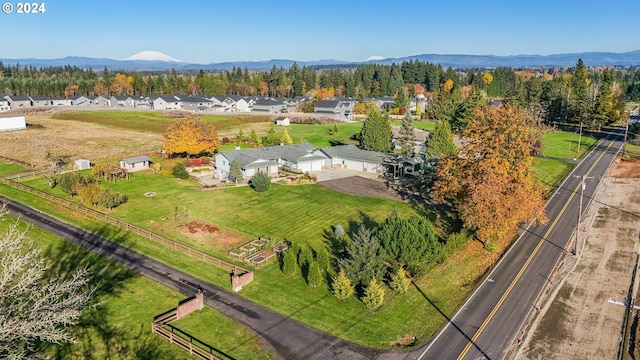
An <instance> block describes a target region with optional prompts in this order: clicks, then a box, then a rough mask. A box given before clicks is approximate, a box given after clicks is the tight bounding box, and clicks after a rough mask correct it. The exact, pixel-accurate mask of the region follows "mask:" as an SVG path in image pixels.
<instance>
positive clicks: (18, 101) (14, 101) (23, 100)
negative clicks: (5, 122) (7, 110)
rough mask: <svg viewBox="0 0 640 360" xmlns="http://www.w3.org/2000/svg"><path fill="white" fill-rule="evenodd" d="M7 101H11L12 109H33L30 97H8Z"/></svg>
mask: <svg viewBox="0 0 640 360" xmlns="http://www.w3.org/2000/svg"><path fill="white" fill-rule="evenodd" d="M5 99H7V100H8V101H9V106H10V107H11V108H12V109H19V108H25V107H31V98H30V97H28V96H22V95H7V96H6V97H5Z"/></svg>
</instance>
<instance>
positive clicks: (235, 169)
mask: <svg viewBox="0 0 640 360" xmlns="http://www.w3.org/2000/svg"><path fill="white" fill-rule="evenodd" d="M229 176H230V177H231V178H232V179H233V181H235V182H236V184H237V183H238V181H240V180H242V169H241V168H240V164H239V163H238V162H237V161H236V160H233V161H232V162H231V167H230V169H229Z"/></svg>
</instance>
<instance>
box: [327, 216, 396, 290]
mask: <svg viewBox="0 0 640 360" xmlns="http://www.w3.org/2000/svg"><path fill="white" fill-rule="evenodd" d="M381 250H382V249H381V248H380V244H379V243H378V239H377V238H376V237H375V236H374V235H373V234H372V233H371V231H370V230H369V229H367V228H366V227H365V226H364V225H360V227H359V228H358V232H357V233H356V234H355V235H354V237H353V239H352V240H351V242H350V243H349V245H348V247H347V257H346V258H344V259H340V260H338V263H339V265H340V267H341V268H342V269H344V271H345V273H346V274H347V276H348V277H349V279H351V281H352V282H353V284H354V285H357V286H364V285H365V284H366V283H367V281H369V280H370V279H371V278H376V279H380V278H381V277H382V275H383V274H384V268H385V267H384V258H383V257H382V254H381Z"/></svg>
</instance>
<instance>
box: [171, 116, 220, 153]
mask: <svg viewBox="0 0 640 360" xmlns="http://www.w3.org/2000/svg"><path fill="white" fill-rule="evenodd" d="M163 135H164V142H163V144H162V148H163V149H164V150H165V151H166V152H167V153H169V154H187V155H197V154H200V153H203V152H206V153H211V154H212V153H213V152H214V151H215V149H216V148H217V147H218V146H220V140H219V139H218V133H216V129H215V127H214V126H213V124H211V123H208V122H205V121H203V120H201V119H197V118H188V119H178V120H176V121H174V122H172V123H171V124H169V126H168V127H167V130H165V132H164V134H163Z"/></svg>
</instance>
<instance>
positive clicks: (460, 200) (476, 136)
mask: <svg viewBox="0 0 640 360" xmlns="http://www.w3.org/2000/svg"><path fill="white" fill-rule="evenodd" d="M468 121H469V123H468V127H467V128H466V129H465V130H464V131H463V137H464V139H465V142H466V144H465V145H464V146H463V149H462V150H461V151H460V153H459V155H457V156H448V157H445V158H443V159H441V162H440V164H439V165H438V168H437V173H438V176H439V180H438V181H437V182H436V183H435V185H434V188H433V194H434V199H435V200H436V201H444V200H451V202H452V203H453V204H454V206H455V207H456V209H457V211H458V214H459V216H460V218H461V220H462V221H463V223H464V225H465V227H467V228H469V229H472V230H475V232H476V236H477V237H478V238H479V239H480V240H482V241H484V242H485V243H487V244H488V243H490V242H491V241H495V240H496V239H499V238H501V237H503V236H505V235H506V234H508V233H509V232H510V231H511V230H513V228H514V227H515V226H516V225H517V224H518V222H521V221H528V220H532V219H534V218H535V219H537V220H539V221H541V222H545V221H546V220H547V218H546V215H545V213H544V199H543V197H542V189H541V188H540V187H539V186H537V184H536V183H534V182H533V180H532V179H531V175H530V173H529V166H530V165H531V162H532V157H531V155H530V146H531V144H532V142H533V141H534V131H533V130H534V129H532V128H530V126H529V125H528V124H527V123H526V120H525V114H524V112H523V111H521V110H520V109H518V108H517V107H515V106H511V105H506V106H500V107H491V106H482V107H479V108H477V109H476V110H475V111H474V112H473V115H472V116H471V117H470V118H469V120H468Z"/></svg>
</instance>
